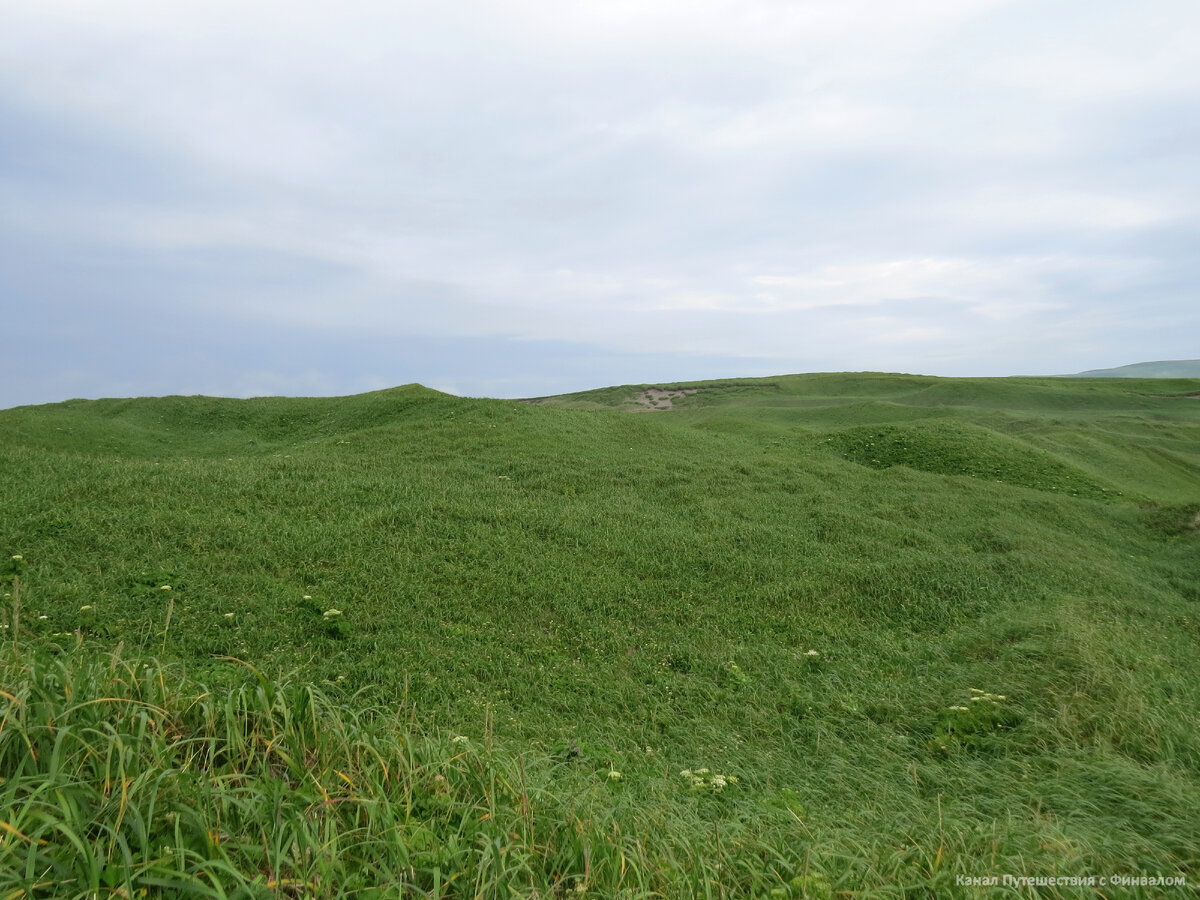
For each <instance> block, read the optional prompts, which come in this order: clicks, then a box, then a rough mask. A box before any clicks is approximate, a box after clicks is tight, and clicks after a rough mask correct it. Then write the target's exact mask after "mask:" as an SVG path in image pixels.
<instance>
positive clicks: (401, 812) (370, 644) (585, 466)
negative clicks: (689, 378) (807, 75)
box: [0, 373, 1200, 898]
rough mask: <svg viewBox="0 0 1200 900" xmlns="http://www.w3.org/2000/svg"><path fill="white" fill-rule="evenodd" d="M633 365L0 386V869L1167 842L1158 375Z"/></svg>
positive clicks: (1101, 869)
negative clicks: (716, 376)
mask: <svg viewBox="0 0 1200 900" xmlns="http://www.w3.org/2000/svg"><path fill="white" fill-rule="evenodd" d="M659 387H671V388H673V387H699V388H700V390H699V391H698V392H697V393H696V394H690V395H688V396H686V397H683V398H680V399H677V400H676V401H675V407H676V408H675V409H673V410H672V411H670V412H665V413H664V412H636V413H635V412H629V411H626V406H627V404H626V402H625V401H626V400H627V398H629V397H631V396H633V395H634V394H635V393H636V391H637V390H638V388H611V389H605V390H603V391H597V392H589V393H587V394H585V395H575V396H571V397H564V398H544V399H542V400H541V401H539V402H537V403H517V402H505V401H488V400H470V399H461V398H452V397H447V396H444V395H440V394H437V393H436V392H433V391H428V390H426V389H423V388H420V387H418V386H409V387H405V388H397V389H393V390H391V391H383V392H376V393H374V394H367V395H361V396H358V397H350V398H335V399H281V398H269V399H261V400H251V401H233V400H217V399H213V398H159V399H141V400H132V401H72V402H69V403H65V404H56V405H52V406H46V407H30V408H20V409H15V410H8V411H4V412H0V460H2V462H0V488H2V492H0V550H4V551H5V553H4V555H3V558H4V559H8V557H9V556H12V555H19V556H21V559H20V560H10V561H8V562H6V563H5V564H4V571H5V572H7V575H6V576H5V577H6V579H7V580H6V582H5V583H6V584H7V585H8V587H7V588H6V589H5V594H6V596H5V597H4V601H5V604H6V613H5V615H4V617H3V618H4V619H5V620H6V627H5V628H4V629H3V630H2V631H0V633H2V634H3V635H4V636H5V641H4V646H5V650H4V655H3V657H2V658H0V665H3V667H4V670H3V671H4V684H3V690H4V694H3V695H0V699H2V700H3V702H4V704H5V705H4V707H3V713H0V760H2V766H3V769H2V770H0V777H3V778H4V781H3V782H0V791H3V792H4V793H5V803H4V804H3V808H6V809H10V810H12V812H11V813H8V814H6V815H4V816H0V818H2V819H3V823H2V824H0V830H2V831H3V834H2V835H0V871H2V872H4V873H7V874H3V875H0V898H8V897H13V898H15V897H19V896H46V897H50V896H78V897H85V896H86V897H91V896H135V895H139V893H138V892H144V893H143V894H141V895H146V896H165V895H171V894H172V892H175V894H177V895H194V896H247V897H250V896H313V897H340V896H359V895H362V894H366V895H368V896H400V895H407V896H414V897H418V896H439V897H472V896H481V897H488V896H527V897H534V896H539V897H550V896H562V895H565V894H571V895H572V896H575V895H580V894H582V895H589V896H596V897H610V896H630V897H697V896H699V897H770V896H783V897H801V896H810V897H827V896H888V897H929V896H956V895H965V896H983V895H987V894H988V889H986V888H985V889H974V888H973V889H967V888H964V887H961V886H959V885H957V884H956V876H961V875H973V876H979V875H988V874H996V875H1003V874H1012V875H1056V876H1062V875H1066V876H1071V875H1076V876H1087V875H1100V874H1107V875H1111V874H1130V875H1138V874H1150V875H1184V876H1187V877H1189V878H1190V879H1191V881H1192V883H1193V885H1194V884H1195V883H1196V882H1197V881H1200V870H1198V864H1200V820H1197V817H1196V814H1195V810H1196V809H1200V713H1198V710H1200V656H1198V655H1197V652H1196V650H1197V644H1198V639H1200V617H1198V615H1197V603H1198V602H1200V576H1198V575H1197V566H1196V562H1197V549H1198V546H1200V534H1198V529H1197V524H1198V523H1200V518H1198V517H1200V441H1198V440H1197V438H1200V401H1197V400H1196V399H1194V398H1191V397H1188V396H1187V395H1188V394H1189V393H1196V391H1197V383H1196V382H1139V381H1134V380H1121V381H1119V382H1118V381H1115V380H1114V381H1088V380H1082V381H1075V380H1065V379H962V380H954V379H934V378H926V377H920V376H891V375H880V374H873V373H857V374H846V375H825V376H785V377H780V378H777V379H764V380H745V381H726V382H716V383H697V384H688V385H660V386H659ZM572 407H574V408H572ZM684 772H686V773H688V774H687V775H686V776H685V775H683V774H681V773H684ZM614 773H616V774H614ZM717 776H720V780H719V781H717V780H716V779H717ZM439 779H440V780H439ZM5 879H7V880H5ZM380 891H382V893H380ZM1123 891H1124V893H1117V894H1112V893H1108V894H1104V896H1141V895H1145V896H1157V895H1161V893H1162V892H1161V890H1159V891H1154V890H1152V889H1142V888H1128V889H1123ZM373 892H375V893H373ZM389 892H390V893H389ZM994 893H996V894H997V896H1000V895H1003V896H1013V895H1014V892H1013V891H1011V890H1010V891H1008V892H1007V893H1005V892H1004V891H1002V890H999V889H997V891H995V892H994ZM1082 893H1085V894H1086V893H1089V892H1088V891H1086V890H1085V891H1083V892H1082ZM1016 895H1026V896H1063V897H1070V896H1079V895H1081V891H1080V889H1078V888H1072V887H1051V888H1046V887H1043V888H1037V889H1034V888H1029V889H1027V890H1025V891H1024V892H1022V891H1017V892H1016ZM1091 895H1097V894H1095V892H1091Z"/></svg>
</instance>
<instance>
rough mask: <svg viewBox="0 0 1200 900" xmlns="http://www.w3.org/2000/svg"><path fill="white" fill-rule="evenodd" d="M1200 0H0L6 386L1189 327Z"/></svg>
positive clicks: (840, 360) (608, 368)
mask: <svg viewBox="0 0 1200 900" xmlns="http://www.w3.org/2000/svg"><path fill="white" fill-rule="evenodd" d="M1198 111H1200V3H1197V2H1196V0H1141V2H1139V3H1131V2H1129V0H1091V2H1088V3H1080V2H1078V0H906V2H903V3H897V2H894V0H731V2H706V0H602V2H593V0H544V2H543V0H496V2H485V0H438V2H434V0H430V2H407V0H388V2H383V0H380V2H372V0H339V2H336V3H335V2H329V0H325V2H308V0H286V2H282V0H281V2H274V0H202V2H200V0H169V2H163V0H104V2H98V0H0V304H2V311H3V313H4V317H3V321H4V327H3V330H2V331H0V334H3V337H4V342H3V348H2V350H0V407H7V406H12V405H16V404H24V403H41V402H48V401H54V400H62V399H66V398H69V397H99V396H135V395H158V394H180V393H182V394H194V393H205V394H218V395H229V396H248V395H254V394H293V395H294V394H300V395H315V394H347V393H356V392H359V391H364V390H372V389H375V388H380V387H387V386H391V385H395V384H402V383H407V382H412V381H419V382H421V383H423V384H426V385H428V386H430V387H435V388H438V389H441V390H448V391H453V392H456V393H462V394H470V395H483V396H495V397H521V396H536V395H544V394H551V393H559V392H564V391H569V390H579V389H583V388H588V387H599V386H603V385H608V384H621V383H642V382H661V381H671V380H683V379H700V378H710V377H729V376H739V375H771V374H780V373H785V372H812V371H841V370H865V369H869V370H878V371H903V372H923V373H929V374H935V375H1011V374H1047V373H1064V372H1075V371H1080V370H1083V369H1089V368H1100V367H1107V366H1115V365H1122V364H1126V363H1132V362H1137V361H1142V360H1152V359H1177V358H1195V357H1198V356H1200V297H1198V296H1197V285H1198V284H1200V252H1198V249H1200V215H1198V214H1200V112H1198Z"/></svg>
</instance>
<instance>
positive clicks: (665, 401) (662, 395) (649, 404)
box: [629, 387, 699, 411]
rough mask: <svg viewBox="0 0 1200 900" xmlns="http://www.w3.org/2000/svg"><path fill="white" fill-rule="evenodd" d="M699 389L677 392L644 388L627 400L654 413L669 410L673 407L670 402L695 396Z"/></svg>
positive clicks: (679, 390)
mask: <svg viewBox="0 0 1200 900" xmlns="http://www.w3.org/2000/svg"><path fill="white" fill-rule="evenodd" d="M698 391H699V388H680V389H678V390H670V389H668V388H657V387H652V388H646V389H645V390H644V391H642V392H641V393H640V394H635V395H634V396H633V397H630V398H629V399H630V400H632V401H633V402H634V403H636V404H637V405H638V406H640V407H642V408H643V409H647V410H651V411H656V410H663V409H671V407H672V406H673V405H674V404H673V403H672V402H671V401H673V400H679V399H681V398H682V397H686V396H688V395H689V394H695V393H697V392H698Z"/></svg>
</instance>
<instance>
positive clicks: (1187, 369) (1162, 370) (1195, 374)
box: [1068, 359, 1200, 378]
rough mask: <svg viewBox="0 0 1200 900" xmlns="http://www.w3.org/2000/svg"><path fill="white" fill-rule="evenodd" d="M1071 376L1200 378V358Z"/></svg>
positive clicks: (1141, 364) (1101, 370)
mask: <svg viewBox="0 0 1200 900" xmlns="http://www.w3.org/2000/svg"><path fill="white" fill-rule="evenodd" d="M1068 377H1070V378H1200V359H1164V360H1159V361H1158V362H1143V363H1134V364H1133V365H1129V366H1118V367H1116V368H1115V369H1092V370H1090V371H1087V372H1080V373H1078V374H1077V375H1071V376H1068Z"/></svg>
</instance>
